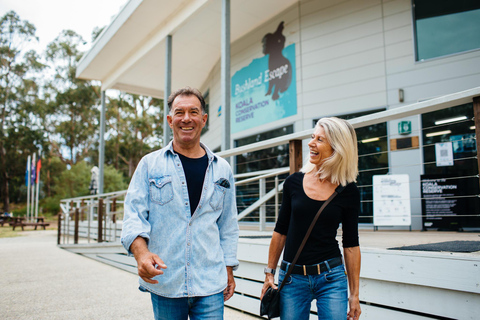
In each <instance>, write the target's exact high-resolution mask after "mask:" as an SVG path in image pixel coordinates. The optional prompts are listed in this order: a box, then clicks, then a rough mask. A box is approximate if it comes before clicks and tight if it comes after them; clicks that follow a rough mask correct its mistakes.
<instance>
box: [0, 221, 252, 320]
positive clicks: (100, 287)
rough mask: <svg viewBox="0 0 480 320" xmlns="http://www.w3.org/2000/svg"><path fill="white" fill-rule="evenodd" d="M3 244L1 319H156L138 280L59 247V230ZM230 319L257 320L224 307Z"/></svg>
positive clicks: (0, 256)
mask: <svg viewBox="0 0 480 320" xmlns="http://www.w3.org/2000/svg"><path fill="white" fill-rule="evenodd" d="M21 234H22V235H23V236H21V237H16V238H2V239H0V288H1V289H0V310H1V311H0V317H1V318H2V319H16V320H17V319H29V320H30V319H49V320H51V319H53V320H54V319H62V320H63V319H88V320H90V319H102V320H103V319H153V312H152V307H151V303H150V296H149V295H148V294H145V293H142V292H140V291H139V290H138V285H137V283H138V280H137V276H136V275H134V274H131V273H128V272H125V271H122V270H120V269H117V268H114V267H111V266H108V265H106V264H103V263H100V262H97V261H94V260H91V259H88V258H85V257H82V256H80V255H77V254H74V253H71V252H68V251H66V250H62V249H60V248H57V246H56V241H57V239H56V234H57V233H56V230H47V231H25V232H21ZM225 319H226V320H230V319H232V320H240V319H241V320H247V319H249V320H253V319H258V318H257V317H253V316H250V315H247V314H244V313H242V312H239V311H236V310H233V309H230V308H225Z"/></svg>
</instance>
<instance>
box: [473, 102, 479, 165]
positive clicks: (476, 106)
mask: <svg viewBox="0 0 480 320" xmlns="http://www.w3.org/2000/svg"><path fill="white" fill-rule="evenodd" d="M473 116H474V117H475V137H476V141H477V164H478V172H479V173H480V157H478V150H480V97H475V98H473Z"/></svg>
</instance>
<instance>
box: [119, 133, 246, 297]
mask: <svg viewBox="0 0 480 320" xmlns="http://www.w3.org/2000/svg"><path fill="white" fill-rule="evenodd" d="M201 146H202V147H203V148H204V149H205V150H206V152H207V156H208V167H207V171H206V173H205V180H204V182H203V190H202V195H201V198H200V202H199V203H198V207H197V209H196V210H195V212H194V214H193V215H192V214H191V213H190V202H189V198H188V189H187V180H186V178H185V174H184V171H183V167H182V162H181V161H180V158H179V156H178V155H177V154H176V153H175V152H174V151H173V147H172V142H170V144H169V145H168V146H166V147H165V148H163V149H161V150H158V151H155V152H152V153H150V154H148V155H146V156H145V157H143V158H142V160H140V162H139V164H138V166H137V169H136V171H135V173H134V175H133V177H132V180H131V181H130V185H129V187H128V191H127V195H126V197H125V215H124V218H123V230H122V239H121V241H122V244H123V246H124V247H125V249H126V250H127V251H128V253H129V255H132V252H131V251H130V246H131V244H132V242H133V241H134V240H135V239H136V238H137V237H139V236H140V237H143V238H145V239H146V240H147V243H148V249H149V250H150V251H151V252H153V253H155V254H157V255H158V256H159V257H160V258H161V259H162V260H163V261H164V262H165V264H166V265H167V269H163V271H164V274H163V275H159V276H156V277H155V278H154V279H155V280H157V281H158V283H157V284H150V283H147V282H145V281H143V280H142V279H141V278H140V280H139V281H140V286H141V287H142V288H144V289H146V290H148V291H150V292H153V293H155V294H157V295H160V296H164V297H172V298H178V297H193V296H208V295H212V294H215V293H218V292H221V291H223V290H224V289H225V288H226V286H227V270H226V266H232V267H234V269H236V268H237V267H238V260H237V242H238V222H237V206H236V201H235V185H234V180H233V174H232V170H231V168H230V165H229V164H228V162H227V161H225V160H224V159H222V158H220V157H217V156H215V155H214V154H213V153H212V152H211V151H210V150H209V149H208V148H207V147H206V146H205V145H203V144H201ZM224 179H225V180H226V181H224ZM222 181H223V183H222ZM220 184H222V185H220Z"/></svg>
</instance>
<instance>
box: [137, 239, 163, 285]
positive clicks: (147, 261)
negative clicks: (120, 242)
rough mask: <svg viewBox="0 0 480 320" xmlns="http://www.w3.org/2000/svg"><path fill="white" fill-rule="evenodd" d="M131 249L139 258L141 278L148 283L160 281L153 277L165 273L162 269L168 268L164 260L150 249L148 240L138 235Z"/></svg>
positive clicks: (138, 266)
mask: <svg viewBox="0 0 480 320" xmlns="http://www.w3.org/2000/svg"><path fill="white" fill-rule="evenodd" d="M130 250H131V251H132V253H133V255H134V256H135V260H137V269H138V275H139V276H140V278H142V279H143V281H145V282H148V283H152V284H155V283H158V281H157V280H152V278H153V277H156V276H158V275H161V274H163V271H162V269H166V268H167V265H166V264H165V263H163V260H162V259H160V257H159V256H157V255H156V254H154V253H151V252H150V251H149V250H148V246H147V242H146V240H145V239H143V238H142V237H137V238H136V239H135V240H134V241H133V243H132V245H131V246H130Z"/></svg>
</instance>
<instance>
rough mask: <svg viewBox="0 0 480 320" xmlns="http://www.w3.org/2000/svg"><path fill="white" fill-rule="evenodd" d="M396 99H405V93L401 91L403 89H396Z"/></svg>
mask: <svg viewBox="0 0 480 320" xmlns="http://www.w3.org/2000/svg"><path fill="white" fill-rule="evenodd" d="M398 101H399V102H403V101H405V93H404V92H403V89H398Z"/></svg>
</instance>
